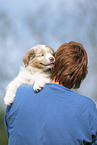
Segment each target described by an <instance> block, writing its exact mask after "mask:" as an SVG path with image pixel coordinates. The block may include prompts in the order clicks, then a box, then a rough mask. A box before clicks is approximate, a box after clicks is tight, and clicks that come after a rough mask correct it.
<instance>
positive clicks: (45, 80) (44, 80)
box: [33, 78, 50, 92]
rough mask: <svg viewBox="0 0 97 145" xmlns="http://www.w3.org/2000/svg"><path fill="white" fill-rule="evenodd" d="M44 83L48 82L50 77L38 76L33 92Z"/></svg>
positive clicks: (37, 90) (39, 88)
mask: <svg viewBox="0 0 97 145" xmlns="http://www.w3.org/2000/svg"><path fill="white" fill-rule="evenodd" d="M45 83H50V78H40V79H37V80H35V82H34V85H33V89H34V91H35V92H39V91H41V89H42V88H43V87H44V85H45Z"/></svg>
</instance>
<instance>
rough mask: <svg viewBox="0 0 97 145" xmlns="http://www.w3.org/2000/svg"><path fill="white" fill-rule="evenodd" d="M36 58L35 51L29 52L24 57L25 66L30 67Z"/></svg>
mask: <svg viewBox="0 0 97 145" xmlns="http://www.w3.org/2000/svg"><path fill="white" fill-rule="evenodd" d="M34 57H35V52H34V50H33V49H31V50H28V51H27V53H26V54H25V55H24V57H23V58H22V62H23V64H24V65H25V67H26V66H28V64H29V62H30V61H31V60H32V59H33V58H34Z"/></svg>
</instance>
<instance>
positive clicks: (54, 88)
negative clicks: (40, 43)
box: [5, 83, 97, 145]
mask: <svg viewBox="0 0 97 145" xmlns="http://www.w3.org/2000/svg"><path fill="white" fill-rule="evenodd" d="M5 128H6V132H7V136H8V139H9V145H83V144H85V145H86V143H90V144H91V145H95V144H96V145H97V110H96V107H95V103H94V102H93V101H92V100H91V99H89V98H88V97H85V96H82V95H79V94H77V93H75V92H74V91H72V90H70V89H67V88H65V87H63V86H61V85H58V84H53V83H47V84H46V85H45V87H44V88H43V89H42V90H41V91H40V92H39V93H35V92H34V91H33V86H29V85H21V86H20V87H19V88H18V91H17V94H16V98H15V100H14V103H13V104H12V106H8V107H7V108H6V112H5Z"/></svg>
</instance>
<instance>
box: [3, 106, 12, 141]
mask: <svg viewBox="0 0 97 145" xmlns="http://www.w3.org/2000/svg"><path fill="white" fill-rule="evenodd" d="M10 108H11V106H7V107H6V111H5V116H4V126H5V130H6V134H7V137H8V138H9V133H8V122H7V117H8V114H9V110H10Z"/></svg>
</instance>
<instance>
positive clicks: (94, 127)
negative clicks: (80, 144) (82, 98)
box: [85, 102, 97, 145]
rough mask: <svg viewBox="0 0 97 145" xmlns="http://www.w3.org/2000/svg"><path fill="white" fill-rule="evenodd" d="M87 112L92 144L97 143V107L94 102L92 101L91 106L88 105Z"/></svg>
mask: <svg viewBox="0 0 97 145" xmlns="http://www.w3.org/2000/svg"><path fill="white" fill-rule="evenodd" d="M87 114H88V115H87V116H88V118H87V119H88V120H87V121H88V122H89V127H90V135H91V139H92V141H91V143H90V144H91V145H97V109H96V105H95V103H94V102H91V104H90V106H89V107H88V111H87ZM85 143H86V142H85ZM86 144H88V143H86Z"/></svg>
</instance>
